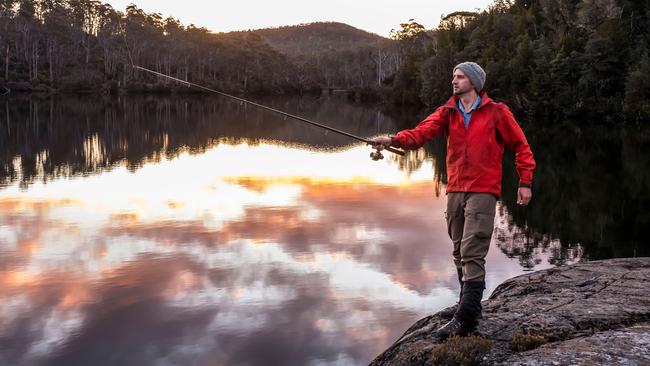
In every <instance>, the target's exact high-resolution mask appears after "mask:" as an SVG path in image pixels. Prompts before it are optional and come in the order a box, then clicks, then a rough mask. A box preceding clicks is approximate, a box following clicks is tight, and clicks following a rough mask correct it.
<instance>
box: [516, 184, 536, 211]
mask: <svg viewBox="0 0 650 366" xmlns="http://www.w3.org/2000/svg"><path fill="white" fill-rule="evenodd" d="M531 198H533V191H532V190H531V189H530V188H528V187H519V190H518V191H517V204H518V205H522V206H526V205H528V203H529V202H530V199H531Z"/></svg>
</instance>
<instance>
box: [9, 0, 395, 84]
mask: <svg viewBox="0 0 650 366" xmlns="http://www.w3.org/2000/svg"><path fill="white" fill-rule="evenodd" d="M0 29H2V32H1V33H0V65H1V66H2V67H1V69H0V70H1V71H0V86H2V85H5V86H7V87H8V88H10V89H12V90H14V91H20V90H36V91H49V90H53V89H56V90H74V91H79V90H98V89H99V90H103V91H105V92H116V91H118V90H130V91H156V90H169V89H170V88H174V87H175V86H173V85H171V84H169V83H165V82H161V81H159V80H156V79H155V77H152V76H151V75H146V74H143V73H142V72H141V71H138V70H135V69H133V68H132V67H131V64H132V63H133V64H136V65H140V66H143V67H147V68H150V69H153V70H156V71H159V72H162V73H165V74H168V75H172V76H175V77H178V78H182V79H186V80H191V81H194V82H197V83H202V84H204V85H207V86H212V87H216V88H219V89H222V90H226V91H231V92H241V93H246V92H249V93H287V92H288V93H291V92H300V93H301V92H303V91H312V90H320V88H321V87H332V88H346V89H349V88H351V87H354V86H374V85H376V84H377V83H378V80H380V79H381V77H378V76H377V72H379V71H380V72H381V75H382V76H387V75H388V74H389V73H391V72H394V71H395V70H396V69H397V66H398V65H396V64H395V63H393V66H392V69H390V68H389V67H388V66H386V67H383V68H381V67H378V66H377V64H376V62H377V59H380V60H384V61H385V59H386V58H387V57H386V56H385V55H382V47H384V48H386V49H390V48H393V49H395V48H396V47H395V46H394V45H393V44H391V42H390V40H388V39H385V38H382V37H379V36H377V35H372V34H370V33H367V32H364V31H361V30H358V29H356V28H353V27H350V26H346V25H343V24H337V23H324V24H323V23H315V24H310V25H304V26H297V27H284V28H283V29H276V30H260V31H259V33H258V32H254V31H247V32H231V33H219V34H215V33H212V32H210V31H208V30H207V29H205V28H198V27H196V26H194V25H192V24H190V25H188V26H184V25H182V24H181V23H180V22H179V21H178V20H176V19H174V18H167V19H163V18H162V17H161V15H160V14H156V13H146V12H145V11H143V10H142V9H139V8H138V7H137V6H135V5H130V6H128V7H127V8H126V11H125V12H124V13H122V12H120V11H117V10H115V9H113V8H112V7H111V6H110V5H108V4H102V3H100V2H99V1H95V0H3V1H1V2H0ZM309 31H312V32H316V33H317V35H318V36H319V37H320V39H326V38H327V37H329V38H333V37H335V38H337V39H339V40H340V39H341V38H344V39H345V40H344V42H345V44H347V45H348V47H341V45H342V42H338V43H335V44H331V45H330V47H326V48H324V49H322V50H321V52H319V53H318V54H313V53H310V54H308V55H298V54H293V55H285V54H284V53H282V52H281V51H279V50H278V49H276V48H274V47H272V46H271V45H270V44H269V42H267V41H266V40H265V38H263V35H264V36H267V37H269V38H270V39H276V40H277V39H281V38H282V37H284V38H285V39H286V38H287V37H288V36H292V35H296V34H302V35H303V36H302V38H300V39H305V37H304V35H309ZM309 41H311V43H313V44H318V42H314V41H313V40H309ZM276 46H277V42H276ZM296 46H300V44H297V45H296ZM294 48H295V47H294ZM280 49H281V50H282V48H281V47H280ZM385 53H386V52H384V54H385ZM385 64H386V65H387V64H388V62H385ZM176 88H178V86H176Z"/></svg>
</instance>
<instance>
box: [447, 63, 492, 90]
mask: <svg viewBox="0 0 650 366" xmlns="http://www.w3.org/2000/svg"><path fill="white" fill-rule="evenodd" d="M456 69H461V70H462V71H463V72H464V73H465V75H467V77H468V78H469V81H471V82H472V85H474V88H475V89H476V91H478V92H479V93H480V92H481V90H483V85H485V71H483V68H482V67H481V66H479V64H477V63H476V62H469V61H468V62H462V63H460V64H458V65H456V67H454V71H456Z"/></svg>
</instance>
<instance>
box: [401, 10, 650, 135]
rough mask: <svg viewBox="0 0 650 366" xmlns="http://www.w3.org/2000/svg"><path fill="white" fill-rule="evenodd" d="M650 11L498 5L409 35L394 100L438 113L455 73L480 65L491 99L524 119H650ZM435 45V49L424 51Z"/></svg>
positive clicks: (465, 14) (455, 14) (455, 16)
mask: <svg viewBox="0 0 650 366" xmlns="http://www.w3.org/2000/svg"><path fill="white" fill-rule="evenodd" d="M649 19H650V1H648V0H580V1H575V0H497V1H495V2H494V3H493V4H492V5H491V6H490V7H489V8H488V10H486V11H484V12H482V13H467V12H458V13H453V14H450V15H448V16H446V17H445V18H443V19H442V21H441V23H440V25H439V27H438V29H437V30H436V32H435V37H434V39H432V42H423V41H422V40H420V41H419V42H414V41H413V40H417V39H420V38H425V39H426V38H430V36H429V35H428V34H426V33H425V32H423V31H420V32H417V33H416V34H415V35H409V36H408V37H406V38H405V39H404V38H402V40H401V41H402V43H405V41H410V42H411V45H412V46H411V47H407V49H406V60H405V62H403V63H402V67H401V68H400V70H399V71H398V72H397V73H396V74H395V75H394V77H393V78H392V80H391V85H392V90H391V99H392V100H393V101H397V102H400V103H402V102H407V103H408V102H410V103H421V104H424V105H437V104H439V103H442V102H444V101H445V100H446V99H447V98H448V96H449V81H450V70H451V69H452V68H453V66H454V65H455V64H457V63H458V62H461V61H465V60H476V61H477V62H478V63H479V64H481V65H483V66H484V68H485V70H486V72H487V75H488V77H487V84H486V89H487V90H489V91H490V94H491V95H492V96H496V97H498V99H500V100H506V101H507V102H508V103H509V104H510V105H511V106H512V107H514V108H515V109H517V110H519V111H523V112H529V113H527V115H529V116H533V115H547V116H549V117H555V116H560V115H561V116H569V117H578V116H580V117H581V118H584V117H593V118H598V119H600V120H602V119H619V117H623V116H624V117H626V118H627V120H628V121H637V122H638V121H641V120H645V121H647V120H648V119H650V56H649V54H648V45H649V42H650V24H649V22H650V20H649ZM423 44H424V45H426V44H429V45H431V46H430V47H422V46H421V45H423Z"/></svg>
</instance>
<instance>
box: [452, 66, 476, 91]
mask: <svg viewBox="0 0 650 366" xmlns="http://www.w3.org/2000/svg"><path fill="white" fill-rule="evenodd" d="M451 86H452V87H453V89H454V95H458V96H460V95H463V94H465V93H469V92H471V91H472V89H474V86H473V85H472V82H471V81H469V78H468V77H467V76H465V73H464V72H463V70H461V69H456V70H454V77H453V79H452V80H451Z"/></svg>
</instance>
